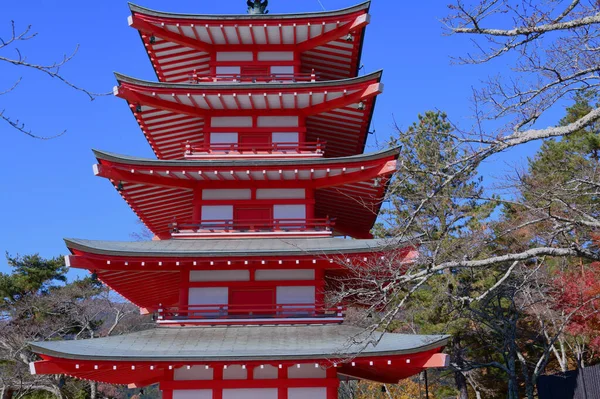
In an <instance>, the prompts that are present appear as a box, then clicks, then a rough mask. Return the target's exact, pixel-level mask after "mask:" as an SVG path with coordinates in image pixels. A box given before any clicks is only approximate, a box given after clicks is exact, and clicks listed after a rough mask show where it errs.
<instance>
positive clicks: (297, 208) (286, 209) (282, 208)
mask: <svg viewBox="0 0 600 399" xmlns="http://www.w3.org/2000/svg"><path fill="white" fill-rule="evenodd" d="M273 219H302V220H304V219H306V205H273Z"/></svg>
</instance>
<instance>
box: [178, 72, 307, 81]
mask: <svg viewBox="0 0 600 399" xmlns="http://www.w3.org/2000/svg"><path fill="white" fill-rule="evenodd" d="M189 79H190V83H207V82H214V83H217V82H238V83H288V82H314V81H316V80H317V75H316V74H315V73H273V74H268V75H225V74H219V75H210V76H198V75H197V74H191V75H190V76H189Z"/></svg>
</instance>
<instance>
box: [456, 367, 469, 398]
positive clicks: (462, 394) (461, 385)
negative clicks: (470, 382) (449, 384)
mask: <svg viewBox="0 0 600 399" xmlns="http://www.w3.org/2000/svg"><path fill="white" fill-rule="evenodd" d="M454 382H455V384H456V390H457V391H458V394H457V395H456V399H469V389H468V388H467V379H466V378H465V376H464V374H463V373H462V372H460V371H455V372H454Z"/></svg>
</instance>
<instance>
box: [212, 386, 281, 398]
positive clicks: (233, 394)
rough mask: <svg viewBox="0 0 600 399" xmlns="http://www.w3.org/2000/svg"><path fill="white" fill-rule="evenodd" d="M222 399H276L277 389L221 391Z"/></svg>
mask: <svg viewBox="0 0 600 399" xmlns="http://www.w3.org/2000/svg"><path fill="white" fill-rule="evenodd" d="M223 399H277V388H254V389H252V388H248V389H223Z"/></svg>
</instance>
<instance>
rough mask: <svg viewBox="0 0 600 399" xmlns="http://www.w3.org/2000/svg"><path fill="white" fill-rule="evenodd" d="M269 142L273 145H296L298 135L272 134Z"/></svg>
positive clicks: (291, 133)
mask: <svg viewBox="0 0 600 399" xmlns="http://www.w3.org/2000/svg"><path fill="white" fill-rule="evenodd" d="M271 141H272V142H273V143H298V133H294V132H273V137H272V139H271Z"/></svg>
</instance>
